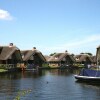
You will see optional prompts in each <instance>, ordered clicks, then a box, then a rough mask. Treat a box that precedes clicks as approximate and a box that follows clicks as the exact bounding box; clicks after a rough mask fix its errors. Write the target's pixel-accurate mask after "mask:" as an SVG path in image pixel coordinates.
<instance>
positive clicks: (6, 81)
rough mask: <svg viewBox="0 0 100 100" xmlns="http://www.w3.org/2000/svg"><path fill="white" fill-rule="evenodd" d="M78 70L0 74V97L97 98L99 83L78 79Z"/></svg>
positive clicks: (29, 99)
mask: <svg viewBox="0 0 100 100" xmlns="http://www.w3.org/2000/svg"><path fill="white" fill-rule="evenodd" d="M77 72H78V70H73V71H72V70H71V71H69V70H67V69H65V70H58V69H52V70H42V71H39V72H28V71H27V72H16V73H5V74H0V100H100V85H98V84H90V83H88V84H87V83H79V82H77V81H76V80H75V79H74V76H73V75H74V74H75V73H77Z"/></svg>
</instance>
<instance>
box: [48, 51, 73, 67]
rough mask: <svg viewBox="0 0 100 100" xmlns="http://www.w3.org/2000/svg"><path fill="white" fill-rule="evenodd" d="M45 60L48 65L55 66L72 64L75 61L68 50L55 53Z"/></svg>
mask: <svg viewBox="0 0 100 100" xmlns="http://www.w3.org/2000/svg"><path fill="white" fill-rule="evenodd" d="M47 62H48V63H49V66H50V67H53V68H56V67H61V66H69V65H73V63H74V62H75V59H74V57H73V56H72V55H71V54H69V53H68V52H64V53H56V54H54V55H53V56H51V57H48V59H47Z"/></svg>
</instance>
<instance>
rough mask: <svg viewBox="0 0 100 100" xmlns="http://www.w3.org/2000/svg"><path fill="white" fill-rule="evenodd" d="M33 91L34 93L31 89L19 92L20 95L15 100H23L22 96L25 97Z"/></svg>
mask: <svg viewBox="0 0 100 100" xmlns="http://www.w3.org/2000/svg"><path fill="white" fill-rule="evenodd" d="M31 91H32V90H31V89H27V90H20V91H18V95H17V96H16V97H15V99H14V100H21V97H22V96H25V95H27V94H29V93H30V92H31Z"/></svg>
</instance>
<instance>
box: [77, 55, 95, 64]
mask: <svg viewBox="0 0 100 100" xmlns="http://www.w3.org/2000/svg"><path fill="white" fill-rule="evenodd" d="M87 58H88V59H89V60H90V61H91V62H93V60H92V59H91V57H90V56H89V55H88V54H80V55H76V56H75V60H76V62H82V61H86V59H87Z"/></svg>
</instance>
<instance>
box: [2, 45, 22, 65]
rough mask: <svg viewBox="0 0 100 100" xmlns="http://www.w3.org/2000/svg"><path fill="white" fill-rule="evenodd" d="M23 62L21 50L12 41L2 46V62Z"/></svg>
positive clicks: (11, 63)
mask: <svg viewBox="0 0 100 100" xmlns="http://www.w3.org/2000/svg"><path fill="white" fill-rule="evenodd" d="M20 62H22V56H21V52H20V50H19V49H18V48H17V47H16V46H14V45H13V43H10V44H9V46H0V64H5V65H7V66H8V65H14V66H15V67H16V66H17V64H18V63H20Z"/></svg>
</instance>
